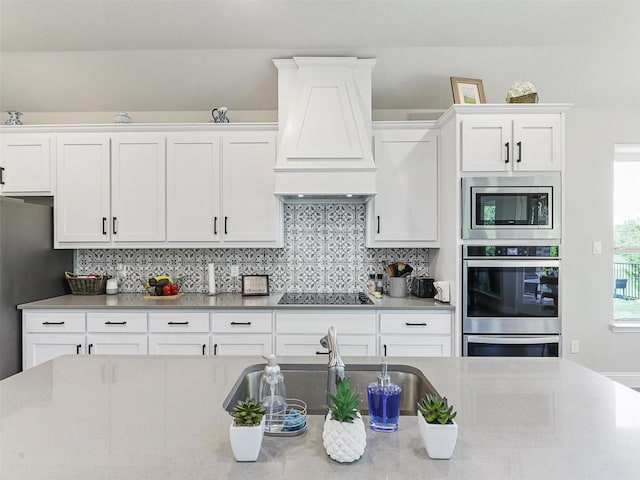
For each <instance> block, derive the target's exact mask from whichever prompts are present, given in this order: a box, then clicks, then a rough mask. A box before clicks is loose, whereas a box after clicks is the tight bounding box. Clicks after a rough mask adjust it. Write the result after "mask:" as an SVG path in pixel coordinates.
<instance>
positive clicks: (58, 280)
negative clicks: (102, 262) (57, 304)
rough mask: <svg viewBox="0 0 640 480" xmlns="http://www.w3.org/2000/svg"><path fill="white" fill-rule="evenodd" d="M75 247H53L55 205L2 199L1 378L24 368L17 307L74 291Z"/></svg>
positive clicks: (20, 324)
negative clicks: (70, 282)
mask: <svg viewBox="0 0 640 480" xmlns="http://www.w3.org/2000/svg"><path fill="white" fill-rule="evenodd" d="M65 271H73V250H54V249H53V208H52V207H50V206H46V205H39V204H33V203H25V202H23V201H22V200H18V199H13V198H2V197H0V380H2V379H3V378H6V377H8V376H10V375H13V374H15V373H18V372H20V371H21V370H22V315H21V312H20V310H18V309H17V306H18V305H20V304H22V303H25V302H33V301H35V300H42V299H43V298H47V297H56V296H59V295H64V294H66V293H69V291H68V287H67V285H66V281H65V280H64V272H65Z"/></svg>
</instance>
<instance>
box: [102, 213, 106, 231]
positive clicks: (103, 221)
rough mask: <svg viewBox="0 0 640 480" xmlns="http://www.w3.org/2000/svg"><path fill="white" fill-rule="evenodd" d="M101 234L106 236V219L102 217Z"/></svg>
mask: <svg viewBox="0 0 640 480" xmlns="http://www.w3.org/2000/svg"><path fill="white" fill-rule="evenodd" d="M102 234H103V235H106V234H107V217H102Z"/></svg>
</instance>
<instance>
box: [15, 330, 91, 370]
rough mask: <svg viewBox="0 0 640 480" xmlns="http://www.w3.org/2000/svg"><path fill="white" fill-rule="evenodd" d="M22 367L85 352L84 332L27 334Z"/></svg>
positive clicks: (29, 366) (25, 367)
mask: <svg viewBox="0 0 640 480" xmlns="http://www.w3.org/2000/svg"><path fill="white" fill-rule="evenodd" d="M25 337H26V338H25V342H24V348H25V349H24V352H23V353H22V368H23V369H24V370H26V369H27V368H31V367H35V366H36V365H39V364H41V363H43V362H46V361H48V360H51V359H52V358H56V357H59V356H60V355H69V354H81V353H84V352H85V339H84V334H72V335H56V334H51V335H49V334H46V333H42V334H39V333H34V334H29V335H25Z"/></svg>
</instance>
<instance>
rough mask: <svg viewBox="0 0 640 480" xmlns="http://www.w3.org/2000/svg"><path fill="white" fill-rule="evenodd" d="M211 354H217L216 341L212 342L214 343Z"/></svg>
mask: <svg viewBox="0 0 640 480" xmlns="http://www.w3.org/2000/svg"><path fill="white" fill-rule="evenodd" d="M213 354H214V355H217V354H218V344H217V343H214V344H213Z"/></svg>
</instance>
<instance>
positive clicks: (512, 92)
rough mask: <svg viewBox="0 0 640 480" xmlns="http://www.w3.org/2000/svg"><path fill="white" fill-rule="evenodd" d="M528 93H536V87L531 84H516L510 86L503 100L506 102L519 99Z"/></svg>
mask: <svg viewBox="0 0 640 480" xmlns="http://www.w3.org/2000/svg"><path fill="white" fill-rule="evenodd" d="M529 93H536V87H535V85H533V83H531V82H516V83H514V84H513V85H511V88H510V89H509V91H508V92H507V96H506V98H505V100H506V101H507V102H508V101H509V99H510V98H514V97H521V96H523V95H527V94H529Z"/></svg>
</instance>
